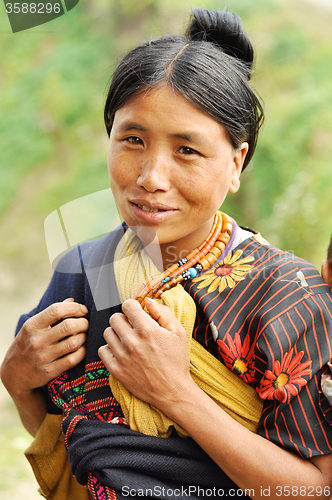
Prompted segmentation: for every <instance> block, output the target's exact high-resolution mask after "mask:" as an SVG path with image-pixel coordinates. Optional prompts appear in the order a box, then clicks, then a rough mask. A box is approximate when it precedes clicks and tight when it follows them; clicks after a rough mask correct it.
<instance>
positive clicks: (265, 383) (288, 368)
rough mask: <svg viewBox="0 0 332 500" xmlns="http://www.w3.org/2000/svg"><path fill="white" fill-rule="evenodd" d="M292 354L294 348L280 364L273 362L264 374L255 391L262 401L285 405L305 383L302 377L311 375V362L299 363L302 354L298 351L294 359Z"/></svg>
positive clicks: (283, 357) (277, 361)
mask: <svg viewBox="0 0 332 500" xmlns="http://www.w3.org/2000/svg"><path fill="white" fill-rule="evenodd" d="M293 353H294V348H292V349H291V350H290V351H289V352H286V354H284V355H283V356H282V358H281V363H280V361H279V360H276V361H274V362H273V368H272V371H270V370H267V371H266V372H265V374H264V378H263V379H262V380H261V383H260V385H259V387H257V389H256V390H257V392H258V394H259V395H260V397H261V398H262V399H270V400H273V399H274V400H277V401H281V402H282V403H285V402H286V401H287V399H290V397H291V395H293V396H296V395H297V394H298V392H299V390H300V387H299V386H303V385H305V384H306V383H307V381H306V380H305V379H304V378H302V377H303V376H304V375H311V360H309V361H305V362H304V363H300V361H301V359H302V357H303V354H304V352H303V351H300V352H298V353H297V354H295V356H294V357H293ZM294 384H296V385H294ZM296 386H298V387H296Z"/></svg>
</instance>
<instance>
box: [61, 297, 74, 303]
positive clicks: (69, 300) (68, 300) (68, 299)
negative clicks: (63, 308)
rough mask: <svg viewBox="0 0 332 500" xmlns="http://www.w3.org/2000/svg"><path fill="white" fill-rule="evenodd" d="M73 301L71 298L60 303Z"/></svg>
mask: <svg viewBox="0 0 332 500" xmlns="http://www.w3.org/2000/svg"><path fill="white" fill-rule="evenodd" d="M74 300H75V299H73V298H68V299H65V300H63V301H62V302H74Z"/></svg>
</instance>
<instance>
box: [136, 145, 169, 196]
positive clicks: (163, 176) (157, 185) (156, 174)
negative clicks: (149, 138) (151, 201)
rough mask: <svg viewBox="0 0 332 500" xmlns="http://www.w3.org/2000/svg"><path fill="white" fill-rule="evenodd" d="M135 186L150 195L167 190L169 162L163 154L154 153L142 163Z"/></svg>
mask: <svg viewBox="0 0 332 500" xmlns="http://www.w3.org/2000/svg"><path fill="white" fill-rule="evenodd" d="M137 184H138V186H141V187H143V188H144V189H146V191H149V192H150V193H154V192H155V191H168V190H169V188H170V185H171V183H170V169H169V161H168V160H167V159H166V158H165V155H164V154H162V153H155V154H154V155H152V156H150V157H149V158H145V159H144V160H143V161H142V164H141V169H140V173H139V176H138V179H137Z"/></svg>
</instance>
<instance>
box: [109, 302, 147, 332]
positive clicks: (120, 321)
mask: <svg viewBox="0 0 332 500" xmlns="http://www.w3.org/2000/svg"><path fill="white" fill-rule="evenodd" d="M134 302H136V300H135V301H134ZM140 309H141V310H142V308H141V307H140ZM109 323H110V326H111V329H113V331H114V332H115V333H116V334H117V335H118V337H123V335H124V334H127V333H128V334H130V332H131V331H132V329H133V327H134V325H133V324H132V323H131V322H130V321H129V318H127V316H125V315H124V314H122V313H115V314H113V315H112V316H111V317H110V320H109ZM107 331H108V328H106V330H105V332H107ZM104 338H105V333H104ZM105 340H106V338H105Z"/></svg>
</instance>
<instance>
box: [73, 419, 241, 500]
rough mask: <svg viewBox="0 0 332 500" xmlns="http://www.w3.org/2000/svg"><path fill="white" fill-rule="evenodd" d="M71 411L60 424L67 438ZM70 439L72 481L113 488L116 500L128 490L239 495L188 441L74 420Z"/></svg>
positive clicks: (172, 495)
mask: <svg viewBox="0 0 332 500" xmlns="http://www.w3.org/2000/svg"><path fill="white" fill-rule="evenodd" d="M74 412H75V410H71V413H72V415H71V416H70V418H67V419H65V420H64V425H63V430H64V432H65V434H66V435H68V428H69V425H70V423H71V422H73V418H74V417H73V414H74ZM76 414H77V415H78V412H76ZM74 435H75V437H74V440H73V443H72V444H70V445H69V459H70V463H71V466H72V470H73V473H74V475H75V476H76V479H77V480H78V481H79V482H80V483H82V484H86V483H88V478H89V474H92V475H94V476H95V477H96V478H98V480H99V481H100V483H101V484H102V485H112V489H113V490H115V492H116V497H117V498H119V499H124V498H126V497H127V496H128V495H127V494H126V493H127V492H128V491H129V490H134V491H136V492H137V494H136V496H137V495H139V496H142V494H144V493H145V492H146V491H147V490H150V491H151V492H152V496H153V498H169V499H177V498H179V496H180V498H184V497H185V496H186V494H189V497H190V498H191V499H199V498H202V496H203V494H202V492H203V491H206V490H213V488H215V489H216V490H218V489H219V490H220V491H219V493H221V491H223V492H224V493H225V494H226V493H228V492H229V491H230V490H234V491H237V490H238V488H237V486H236V485H235V484H234V483H233V482H232V481H231V480H230V479H229V478H228V477H227V476H226V475H225V474H224V473H223V472H222V471H221V470H220V468H219V467H218V466H217V465H216V464H215V463H214V462H213V461H212V460H211V458H210V457H209V456H208V455H207V454H206V453H205V452H204V451H203V450H202V449H201V448H200V447H199V446H198V445H197V444H196V443H195V442H194V441H193V440H192V439H190V438H188V439H183V438H179V437H178V436H177V435H176V434H175V435H172V436H171V437H170V438H168V439H167V438H157V437H152V436H145V435H144V434H141V433H139V432H136V431H132V430H130V429H127V428H124V427H121V426H119V425H112V424H108V423H106V422H100V421H96V420H85V419H81V420H79V422H78V423H77V425H76V427H75V430H74ZM199 489H200V490H199ZM139 490H140V492H142V493H141V494H140V493H138V491H139ZM179 491H180V492H182V494H181V495H179ZM163 493H164V494H163ZM199 493H200V494H199ZM144 496H145V494H144ZM147 496H151V495H147ZM219 496H222V495H221V494H220V495H219ZM241 496H242V497H243V496H244V495H243V494H242V495H241ZM235 498H237V496H235Z"/></svg>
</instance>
